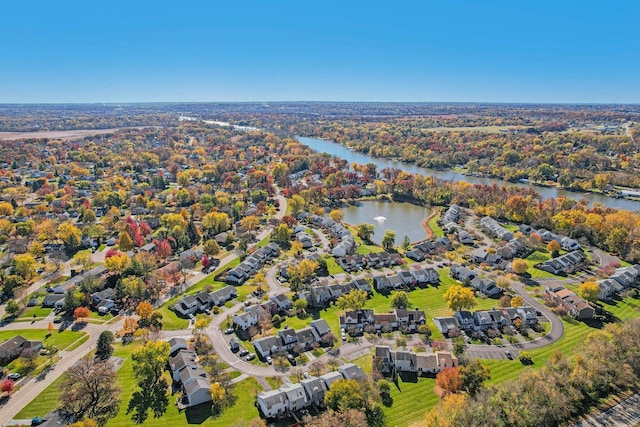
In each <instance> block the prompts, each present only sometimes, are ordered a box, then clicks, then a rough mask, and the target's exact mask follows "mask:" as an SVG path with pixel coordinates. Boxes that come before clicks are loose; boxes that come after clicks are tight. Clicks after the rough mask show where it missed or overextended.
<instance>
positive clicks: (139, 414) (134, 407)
mask: <svg viewBox="0 0 640 427" xmlns="http://www.w3.org/2000/svg"><path fill="white" fill-rule="evenodd" d="M139 386H140V390H139V391H136V392H134V393H133V396H131V400H130V401H129V406H128V407H127V415H129V414H131V413H132V414H133V415H131V420H133V422H134V423H136V424H142V423H143V422H145V420H146V419H147V418H148V417H149V410H151V412H152V413H153V417H154V418H160V417H162V416H163V415H164V413H165V412H166V411H167V407H168V406H169V396H168V395H167V387H168V386H169V384H167V381H166V380H165V379H164V378H162V379H160V380H159V381H158V382H157V383H156V384H154V385H147V384H145V383H141V384H139Z"/></svg>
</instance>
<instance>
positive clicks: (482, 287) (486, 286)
mask: <svg viewBox="0 0 640 427" xmlns="http://www.w3.org/2000/svg"><path fill="white" fill-rule="evenodd" d="M470 285H471V287H472V288H474V289H476V290H478V291H480V292H482V293H483V294H485V295H486V296H488V297H497V296H498V295H500V294H501V293H502V289H500V288H499V287H497V286H496V282H495V281H493V280H492V279H487V278H479V277H476V278H475V279H473V280H471V283H470Z"/></svg>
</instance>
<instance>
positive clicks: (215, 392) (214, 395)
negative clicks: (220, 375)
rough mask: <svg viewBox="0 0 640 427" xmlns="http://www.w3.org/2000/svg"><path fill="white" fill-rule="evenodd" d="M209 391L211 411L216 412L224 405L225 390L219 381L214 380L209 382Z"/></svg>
mask: <svg viewBox="0 0 640 427" xmlns="http://www.w3.org/2000/svg"><path fill="white" fill-rule="evenodd" d="M209 393H211V401H212V402H213V405H212V406H213V408H212V409H213V413H214V414H218V413H220V411H221V410H222V408H223V406H224V402H225V398H226V396H227V393H226V390H225V389H224V388H223V387H222V385H220V383H218V382H215V383H213V384H211V387H210V388H209Z"/></svg>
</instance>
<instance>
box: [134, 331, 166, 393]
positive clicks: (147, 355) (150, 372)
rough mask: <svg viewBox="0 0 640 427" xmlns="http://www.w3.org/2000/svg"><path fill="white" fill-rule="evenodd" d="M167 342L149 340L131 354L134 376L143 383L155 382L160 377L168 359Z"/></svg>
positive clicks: (151, 383) (150, 383)
mask: <svg viewBox="0 0 640 427" xmlns="http://www.w3.org/2000/svg"><path fill="white" fill-rule="evenodd" d="M170 350H171V348H170V347H169V343H168V342H166V341H149V342H148V343H147V344H145V346H144V347H142V348H140V349H138V350H136V351H134V352H133V354H132V355H131V360H132V361H133V372H134V375H135V377H136V378H137V379H138V380H139V381H140V382H141V383H144V384H149V385H153V384H156V383H157V382H158V381H159V380H160V378H161V377H162V371H163V370H164V367H165V365H166V364H167V362H168V361H169V351H170Z"/></svg>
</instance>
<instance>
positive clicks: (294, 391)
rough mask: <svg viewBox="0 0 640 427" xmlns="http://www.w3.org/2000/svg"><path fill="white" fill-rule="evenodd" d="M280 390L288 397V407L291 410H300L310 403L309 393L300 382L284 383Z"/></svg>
mask: <svg viewBox="0 0 640 427" xmlns="http://www.w3.org/2000/svg"><path fill="white" fill-rule="evenodd" d="M280 391H282V392H283V393H284V394H285V396H286V397H287V409H288V410H289V412H295V411H299V410H301V409H303V408H306V407H307V406H308V405H309V401H308V400H307V393H306V392H305V391H304V387H303V386H302V384H300V383H297V384H291V383H284V385H282V386H281V387H280Z"/></svg>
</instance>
